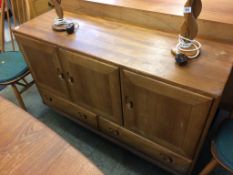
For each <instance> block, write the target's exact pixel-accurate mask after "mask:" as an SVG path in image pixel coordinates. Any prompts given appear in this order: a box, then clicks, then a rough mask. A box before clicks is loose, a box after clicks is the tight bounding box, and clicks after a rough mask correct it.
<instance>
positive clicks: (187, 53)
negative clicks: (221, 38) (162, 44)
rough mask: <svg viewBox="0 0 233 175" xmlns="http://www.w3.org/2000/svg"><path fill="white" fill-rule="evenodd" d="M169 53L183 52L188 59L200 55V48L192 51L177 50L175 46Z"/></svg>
mask: <svg viewBox="0 0 233 175" xmlns="http://www.w3.org/2000/svg"><path fill="white" fill-rule="evenodd" d="M190 49H193V48H190ZM171 53H172V54H173V55H174V56H176V55H177V54H184V55H185V56H187V57H188V58H190V59H194V58H197V57H199V56H200V54H201V51H200V50H193V51H183V50H179V49H178V48H177V47H175V48H172V49H171Z"/></svg>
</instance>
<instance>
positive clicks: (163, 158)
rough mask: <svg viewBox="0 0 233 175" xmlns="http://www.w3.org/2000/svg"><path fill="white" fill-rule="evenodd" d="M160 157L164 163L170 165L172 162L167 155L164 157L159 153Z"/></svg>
mask: <svg viewBox="0 0 233 175" xmlns="http://www.w3.org/2000/svg"><path fill="white" fill-rule="evenodd" d="M160 157H161V158H162V160H163V161H164V162H167V163H172V162H173V159H172V158H171V157H169V156H167V155H164V154H162V153H160Z"/></svg>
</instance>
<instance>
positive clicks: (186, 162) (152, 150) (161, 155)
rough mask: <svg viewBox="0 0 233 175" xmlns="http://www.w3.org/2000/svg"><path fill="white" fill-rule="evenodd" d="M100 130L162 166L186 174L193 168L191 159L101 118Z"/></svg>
mask: <svg viewBox="0 0 233 175" xmlns="http://www.w3.org/2000/svg"><path fill="white" fill-rule="evenodd" d="M99 128H100V130H101V131H102V132H104V133H106V134H107V135H110V136H112V137H114V138H116V139H118V140H120V141H122V142H124V143H125V144H128V145H130V146H131V147H132V148H134V149H136V150H138V151H140V152H142V153H144V154H145V155H147V156H149V157H151V158H152V159H154V160H156V161H159V162H160V163H161V164H162V165H164V166H166V167H169V168H171V169H173V170H174V171H175V172H178V173H181V174H183V173H186V172H187V171H188V169H189V168H190V166H191V163H192V161H191V160H190V159H188V158H185V157H183V156H181V155H178V154H176V153H174V152H172V151H170V150H168V149H167V148H164V147H162V146H160V145H158V144H156V143H154V142H151V141H150V140H148V139H146V138H143V137H141V136H140V135H137V134H135V133H133V132H131V131H129V130H127V129H125V128H122V127H120V126H119V125H116V124H114V123H112V122H110V121H107V120H105V119H104V118H102V117H99Z"/></svg>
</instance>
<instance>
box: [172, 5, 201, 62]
mask: <svg viewBox="0 0 233 175" xmlns="http://www.w3.org/2000/svg"><path fill="white" fill-rule="evenodd" d="M201 10H202V2H201V0H187V2H186V3H185V6H184V19H185V20H184V23H183V25H182V26H181V33H180V35H179V40H178V44H177V45H176V47H175V48H173V49H172V54H174V55H175V56H177V55H183V56H185V57H186V58H187V59H193V58H197V57H198V56H199V55H200V51H201V44H200V43H199V42H198V41H196V40H195V37H196V36H197V34H198V24H197V18H198V16H199V15H200V13H201Z"/></svg>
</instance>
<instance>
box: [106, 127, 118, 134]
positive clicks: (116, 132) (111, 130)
mask: <svg viewBox="0 0 233 175" xmlns="http://www.w3.org/2000/svg"><path fill="white" fill-rule="evenodd" d="M108 130H109V132H110V134H112V135H115V136H119V135H120V133H119V131H117V130H115V129H112V128H108Z"/></svg>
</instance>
